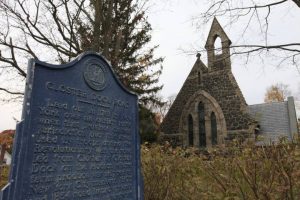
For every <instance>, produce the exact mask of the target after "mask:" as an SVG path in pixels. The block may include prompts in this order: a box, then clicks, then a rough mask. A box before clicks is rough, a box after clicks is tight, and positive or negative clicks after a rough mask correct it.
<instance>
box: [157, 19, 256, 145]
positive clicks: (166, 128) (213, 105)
mask: <svg viewBox="0 0 300 200" xmlns="http://www.w3.org/2000/svg"><path fill="white" fill-rule="evenodd" d="M217 38H220V39H221V44H222V51H221V52H220V53H218V52H217V51H215V41H216V39H217ZM230 45H231V41H230V39H229V38H228V36H227V34H226V33H225V32H224V30H223V28H222V27H221V25H220V24H219V22H218V21H217V19H216V18H215V19H214V20H213V23H212V26H211V29H210V32H209V35H208V38H207V42H206V45H205V49H206V50H207V57H208V66H206V65H205V64H204V63H203V62H202V61H201V59H200V54H198V55H197V60H196V62H195V64H194V66H193V68H192V70H191V72H190V73H189V75H188V77H187V79H186V80H185V82H184V84H183V86H182V88H181V90H180V91H179V93H178V95H177V97H176V99H175V101H174V103H173V105H172V106H171V108H170V110H169V112H168V113H167V115H166V117H165V119H164V121H163V122H162V124H161V131H162V137H163V138H164V137H165V138H173V139H175V140H176V141H177V144H178V143H180V144H182V145H184V146H195V147H211V146H213V145H219V144H224V143H225V142H226V140H230V139H232V138H233V137H236V136H243V137H253V136H254V130H255V128H256V126H257V123H256V121H255V120H254V118H252V117H251V116H250V114H249V112H248V105H247V103H246V101H245V99H244V97H243V94H242V92H241V90H240V88H239V86H238V84H237V82H236V80H235V78H234V76H233V74H232V71H231V60H230Z"/></svg>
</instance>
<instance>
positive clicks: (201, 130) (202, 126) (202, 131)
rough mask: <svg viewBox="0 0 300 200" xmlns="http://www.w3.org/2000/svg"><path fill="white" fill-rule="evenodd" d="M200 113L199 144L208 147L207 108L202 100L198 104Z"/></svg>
mask: <svg viewBox="0 0 300 200" xmlns="http://www.w3.org/2000/svg"><path fill="white" fill-rule="evenodd" d="M198 115H199V146H200V147H206V132H205V110H204V104H203V103H202V102H200V103H199V105H198Z"/></svg>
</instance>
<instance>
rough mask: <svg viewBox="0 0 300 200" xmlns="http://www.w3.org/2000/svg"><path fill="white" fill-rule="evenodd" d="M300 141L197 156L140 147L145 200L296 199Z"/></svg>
mask: <svg viewBox="0 0 300 200" xmlns="http://www.w3.org/2000/svg"><path fill="white" fill-rule="evenodd" d="M299 148H300V142H299V141H294V142H287V141H286V140H281V141H280V142H279V143H278V144H276V145H275V144H272V145H268V146H260V147H258V146H255V145H254V144H243V145H240V144H238V142H234V143H233V144H231V145H229V146H227V147H226V148H225V147H223V148H221V147H220V148H216V149H212V150H210V151H207V152H206V151H202V152H200V151H199V150H197V149H193V148H187V149H183V148H172V147H171V146H170V145H169V144H166V145H164V146H159V145H143V146H142V166H143V173H144V184H145V199H146V200H185V199H187V200H193V199H195V200H196V199H197V200H199V199H201V200H202V199H209V200H212V199H249V200H252V199H270V200H273V199H274V200H276V199H278V200H279V199H280V200H283V199H291V200H295V199H300V149H299Z"/></svg>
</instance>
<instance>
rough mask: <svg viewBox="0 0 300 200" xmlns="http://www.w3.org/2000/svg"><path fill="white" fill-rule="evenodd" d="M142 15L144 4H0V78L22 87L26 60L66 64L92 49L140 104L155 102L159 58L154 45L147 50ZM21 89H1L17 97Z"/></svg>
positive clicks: (122, 0) (61, 0) (94, 0)
mask: <svg viewBox="0 0 300 200" xmlns="http://www.w3.org/2000/svg"><path fill="white" fill-rule="evenodd" d="M145 10H146V8H145V1H143V0H135V1H133V0H72V1H69V0H16V1H13V2H12V1H5V0H4V1H1V2H0V15H1V16H0V17H2V19H5V21H4V22H5V24H4V25H5V26H2V27H1V30H0V50H1V52H4V53H1V55H0V67H1V69H2V74H9V76H8V77H9V79H10V80H13V81H16V80H17V81H18V82H20V81H23V82H24V78H25V77H26V64H25V61H24V60H25V59H28V58H30V57H34V58H39V59H42V60H46V61H47V62H53V61H54V60H55V61H57V62H59V63H66V62H69V61H70V60H71V59H72V58H74V57H76V56H77V55H78V54H80V53H82V52H84V51H87V50H93V51H96V52H99V53H101V54H103V55H104V56H105V57H106V58H107V60H109V61H110V62H111V64H112V67H113V69H114V71H115V72H116V74H117V75H118V76H119V78H120V80H121V82H122V83H123V84H124V85H125V86H126V87H127V88H128V89H129V90H131V91H134V92H136V93H137V94H138V95H139V99H140V103H141V104H142V105H146V104H147V103H148V102H150V101H151V102H156V103H159V101H158V100H157V99H156V98H155V94H156V93H157V92H158V91H159V90H160V89H161V87H162V86H161V85H159V84H158V78H159V75H160V74H161V69H162V67H161V63H162V61H163V59H162V58H160V57H159V58H155V57H154V55H153V54H154V50H155V49H156V48H157V46H153V47H151V46H149V42H150V40H151V35H150V33H151V25H150V24H149V22H148V20H147V16H146V13H145ZM2 21H3V20H2ZM44 52H48V53H47V54H51V56H48V57H47V56H46V55H45V53H44ZM53 58H54V59H53ZM19 80H20V81H19ZM22 89H23V87H16V86H15V84H6V85H5V84H2V85H0V90H1V91H3V92H5V93H8V94H10V95H17V96H20V95H21V96H22V95H23V92H22ZM7 98H12V96H6V100H7Z"/></svg>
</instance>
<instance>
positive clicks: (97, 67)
mask: <svg viewBox="0 0 300 200" xmlns="http://www.w3.org/2000/svg"><path fill="white" fill-rule="evenodd" d="M83 76H84V79H85V81H86V82H87V84H88V85H89V86H90V87H91V88H92V89H94V90H103V89H104V88H105V87H106V70H105V68H104V67H103V66H102V65H101V63H99V62H92V61H90V62H86V63H85V69H84V73H83Z"/></svg>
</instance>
